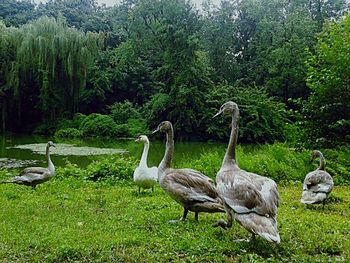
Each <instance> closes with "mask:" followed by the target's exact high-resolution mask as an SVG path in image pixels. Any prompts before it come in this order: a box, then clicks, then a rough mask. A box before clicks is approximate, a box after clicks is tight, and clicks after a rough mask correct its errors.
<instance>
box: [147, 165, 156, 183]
mask: <svg viewBox="0 0 350 263" xmlns="http://www.w3.org/2000/svg"><path fill="white" fill-rule="evenodd" d="M148 169H149V174H150V176H151V177H152V179H154V180H156V181H158V168H157V167H155V166H153V167H151V168H148Z"/></svg>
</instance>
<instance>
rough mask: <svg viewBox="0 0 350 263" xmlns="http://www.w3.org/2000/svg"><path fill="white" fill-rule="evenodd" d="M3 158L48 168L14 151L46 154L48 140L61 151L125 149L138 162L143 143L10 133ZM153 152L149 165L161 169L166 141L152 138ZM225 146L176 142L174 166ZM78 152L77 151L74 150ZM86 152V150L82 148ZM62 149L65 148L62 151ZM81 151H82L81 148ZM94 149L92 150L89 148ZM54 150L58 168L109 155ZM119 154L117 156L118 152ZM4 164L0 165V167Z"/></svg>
mask: <svg viewBox="0 0 350 263" xmlns="http://www.w3.org/2000/svg"><path fill="white" fill-rule="evenodd" d="M0 140H1V144H0V158H10V159H17V160H27V161H37V165H39V166H41V165H43V166H45V165H46V159H45V156H44V155H42V154H39V153H36V152H33V151H32V150H31V149H30V147H24V148H29V149H23V147H21V148H14V147H15V146H18V145H24V144H39V145H42V146H43V149H42V151H45V147H46V143H47V141H49V140H52V141H53V142H55V144H56V146H57V148H60V145H62V148H63V147H67V144H70V145H75V146H77V147H86V146H88V147H97V148H107V149H110V150H113V149H121V150H126V151H127V153H125V155H130V156H134V157H135V158H136V159H139V158H140V157H141V154H142V150H143V144H141V143H136V142H134V140H125V139H123V140H117V139H96V138H94V139H84V140H73V141H72V140H64V141H57V140H55V139H53V138H49V137H44V136H37V135H18V134H15V135H14V134H9V135H5V136H1V137H0ZM150 143H151V145H150V149H149V154H148V165H149V166H158V164H159V162H160V161H161V159H162V157H163V155H164V150H165V143H164V141H154V140H152V137H150ZM225 147H226V144H222V143H206V142H175V152H174V158H173V163H174V164H175V165H176V163H180V162H182V160H184V159H185V160H189V159H196V158H199V156H200V154H202V153H204V152H208V151H212V150H220V151H222V152H224V149H225ZM75 149H77V148H75ZM83 149H84V148H83ZM61 150H62V149H61ZM78 150H79V148H78ZM90 150H91V149H90ZM54 151H55V150H53V151H52V155H51V159H52V161H53V162H54V164H55V165H56V166H64V164H65V163H66V161H67V160H68V161H69V162H71V163H76V164H78V165H79V166H80V167H86V166H87V165H88V164H89V163H91V162H92V161H93V160H96V159H101V158H104V156H106V155H86V156H79V155H76V154H77V153H75V155H74V154H68V155H67V156H63V155H57V154H55V153H54ZM116 154H118V153H116ZM0 165H1V164H0Z"/></svg>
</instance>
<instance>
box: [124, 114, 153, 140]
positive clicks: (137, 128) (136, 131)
mask: <svg viewBox="0 0 350 263" xmlns="http://www.w3.org/2000/svg"><path fill="white" fill-rule="evenodd" d="M127 127H128V135H129V136H131V137H136V136H137V135H140V134H147V133H149V130H148V129H147V124H146V122H145V121H142V120H140V119H131V118H130V119H128V126H127Z"/></svg>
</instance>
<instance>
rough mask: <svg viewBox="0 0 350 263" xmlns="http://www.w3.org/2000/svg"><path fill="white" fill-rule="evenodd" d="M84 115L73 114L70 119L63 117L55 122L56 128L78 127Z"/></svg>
mask: <svg viewBox="0 0 350 263" xmlns="http://www.w3.org/2000/svg"><path fill="white" fill-rule="evenodd" d="M85 118H86V115H84V114H81V113H76V114H74V116H73V118H72V119H63V120H60V121H59V123H58V124H57V128H58V129H65V128H75V129H79V128H80V125H81V123H82V122H83V121H84V120H85Z"/></svg>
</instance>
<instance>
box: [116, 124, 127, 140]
mask: <svg viewBox="0 0 350 263" xmlns="http://www.w3.org/2000/svg"><path fill="white" fill-rule="evenodd" d="M114 135H115V136H116V137H128V136H129V127H128V124H117V125H116V127H115V130H114Z"/></svg>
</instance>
